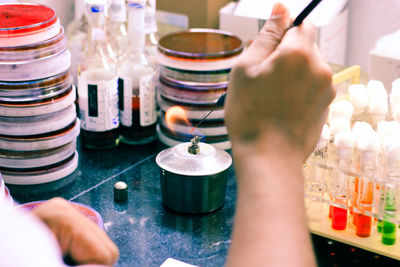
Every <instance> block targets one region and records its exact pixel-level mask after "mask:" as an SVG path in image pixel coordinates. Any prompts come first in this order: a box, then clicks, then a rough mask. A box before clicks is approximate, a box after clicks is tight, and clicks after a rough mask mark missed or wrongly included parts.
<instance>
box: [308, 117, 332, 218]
mask: <svg viewBox="0 0 400 267" xmlns="http://www.w3.org/2000/svg"><path fill="white" fill-rule="evenodd" d="M329 138H330V130H329V126H328V125H326V124H325V125H324V127H323V128H322V132H321V135H320V139H319V141H318V143H317V145H316V147H315V150H314V151H313V153H312V154H311V156H310V158H309V159H308V161H307V167H306V170H305V177H306V181H305V196H306V200H307V201H306V204H307V206H306V207H307V217H308V220H309V221H312V222H320V221H321V213H322V211H323V210H322V209H323V201H324V197H325V192H326V182H325V180H326V172H327V171H326V169H325V168H321V167H320V166H319V165H317V164H316V163H319V164H323V165H326V163H327V157H328V150H327V145H328V142H329Z"/></svg>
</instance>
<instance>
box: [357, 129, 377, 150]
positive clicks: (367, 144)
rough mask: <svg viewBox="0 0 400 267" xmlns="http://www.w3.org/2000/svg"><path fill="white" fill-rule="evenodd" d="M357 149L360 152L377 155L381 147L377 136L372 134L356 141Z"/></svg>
mask: <svg viewBox="0 0 400 267" xmlns="http://www.w3.org/2000/svg"><path fill="white" fill-rule="evenodd" d="M357 147H358V149H359V150H360V151H364V152H374V153H377V152H378V151H379V149H380V147H381V141H380V139H379V136H378V134H377V133H375V132H372V133H371V134H369V135H365V136H363V137H361V138H360V139H358V140H357Z"/></svg>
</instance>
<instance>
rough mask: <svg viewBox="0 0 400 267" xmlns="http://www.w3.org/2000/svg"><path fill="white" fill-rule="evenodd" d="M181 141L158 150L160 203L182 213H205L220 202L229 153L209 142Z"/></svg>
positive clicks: (213, 208)
mask: <svg viewBox="0 0 400 267" xmlns="http://www.w3.org/2000/svg"><path fill="white" fill-rule="evenodd" d="M198 141H199V139H198V138H196V139H192V142H191V143H182V144H179V145H176V146H174V147H171V148H168V149H165V150H163V151H161V152H160V153H159V154H158V155H157V157H156V162H157V165H158V166H159V167H160V180H161V193H162V200H163V204H164V206H166V207H167V208H170V209H172V210H175V211H178V212H183V213H205V212H211V211H214V210H216V209H218V208H220V207H222V206H223V204H224V200H225V191H226V184H227V172H228V169H229V167H230V166H231V164H232V158H231V156H230V155H229V154H228V153H227V152H225V151H222V150H217V149H216V148H214V147H213V146H212V145H209V144H205V143H199V142H198Z"/></svg>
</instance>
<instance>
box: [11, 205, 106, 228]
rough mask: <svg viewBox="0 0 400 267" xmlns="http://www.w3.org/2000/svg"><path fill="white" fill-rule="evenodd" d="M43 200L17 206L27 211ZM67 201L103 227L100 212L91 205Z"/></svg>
mask: <svg viewBox="0 0 400 267" xmlns="http://www.w3.org/2000/svg"><path fill="white" fill-rule="evenodd" d="M44 202H45V200H40V201H34V202H29V203H25V204H21V205H19V206H17V207H18V208H21V209H23V210H25V211H28V212H29V211H31V210H32V209H34V208H36V207H38V206H40V205H42V204H43V203H44ZM69 203H70V204H72V206H73V207H74V208H76V209H77V210H78V211H79V212H81V213H82V214H83V215H85V216H86V217H87V218H88V219H89V220H91V221H92V222H94V223H95V224H96V225H98V226H99V227H100V228H102V229H103V219H102V217H101V215H100V213H98V212H97V211H96V210H95V209H93V208H92V207H89V206H87V205H84V204H82V203H78V202H73V201H70V202H69Z"/></svg>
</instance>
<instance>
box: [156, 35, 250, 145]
mask: <svg viewBox="0 0 400 267" xmlns="http://www.w3.org/2000/svg"><path fill="white" fill-rule="evenodd" d="M242 51H243V42H242V41H241V40H240V39H239V38H238V37H236V36H234V35H232V34H231V33H229V32H225V31H220V30H211V29H191V30H188V31H184V32H178V33H173V34H170V35H166V36H164V37H163V38H161V39H160V41H159V45H158V60H159V62H160V77H159V84H158V87H157V89H158V94H157V98H158V99H157V100H158V104H159V107H160V111H161V112H160V121H159V124H158V125H157V134H158V137H159V139H160V140H161V141H162V142H163V143H164V144H166V145H168V146H174V145H176V144H179V143H181V142H187V141H189V140H190V139H191V138H192V137H193V135H201V136H203V137H204V139H203V140H204V142H206V143H209V144H211V145H214V146H215V147H216V148H219V149H230V148H231V143H230V141H229V138H228V133H227V129H226V127H225V124H224V117H225V113H224V109H223V107H217V108H216V109H215V111H214V112H213V113H211V114H210V115H209V116H208V117H207V119H206V120H204V121H203V122H202V123H201V124H200V125H199V127H197V128H196V131H195V132H194V133H192V132H191V129H192V128H193V125H196V124H197V123H198V122H199V121H200V120H201V119H202V118H204V117H205V116H206V115H207V114H208V113H209V112H210V111H211V110H212V109H213V108H214V107H215V104H216V102H217V100H218V98H219V97H220V96H221V95H222V94H223V93H224V92H226V90H227V88H228V83H229V73H230V70H231V68H232V66H233V64H234V62H235V60H236V59H237V57H238V56H239V55H240V53H241V52H242ZM176 106H179V107H181V108H182V109H183V110H184V111H185V115H184V116H185V119H174V120H172V121H167V119H166V116H165V114H166V113H167V111H168V110H170V109H171V108H173V107H176ZM168 117H169V116H168Z"/></svg>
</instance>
